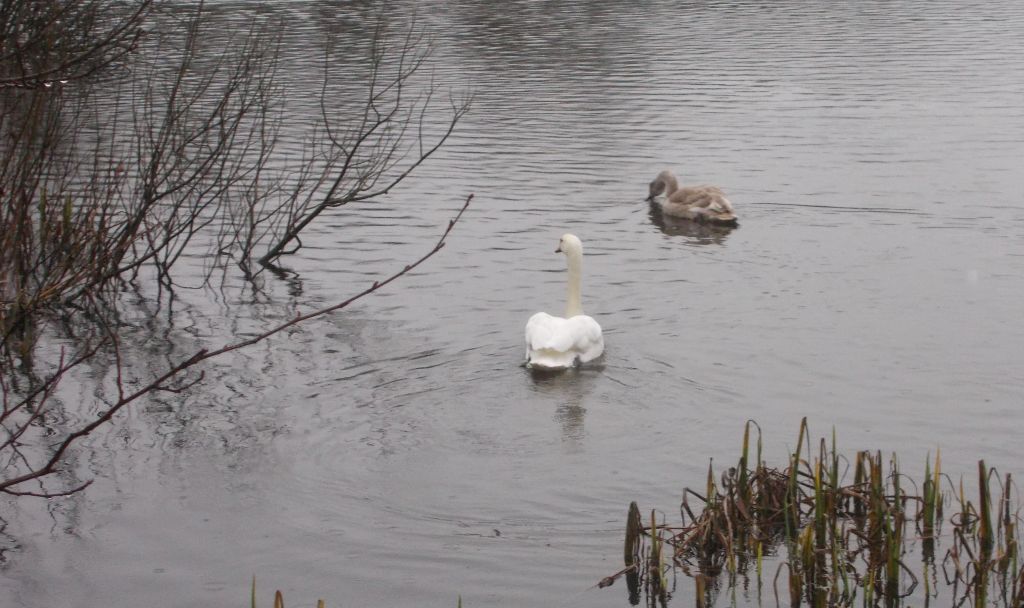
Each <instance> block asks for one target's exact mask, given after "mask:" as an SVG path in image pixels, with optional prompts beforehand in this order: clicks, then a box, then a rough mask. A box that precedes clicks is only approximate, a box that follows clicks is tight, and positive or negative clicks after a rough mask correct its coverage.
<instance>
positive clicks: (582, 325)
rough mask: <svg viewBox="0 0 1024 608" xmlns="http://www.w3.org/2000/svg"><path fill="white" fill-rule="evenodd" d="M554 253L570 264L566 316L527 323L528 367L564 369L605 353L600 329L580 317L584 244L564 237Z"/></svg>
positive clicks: (540, 315)
mask: <svg viewBox="0 0 1024 608" xmlns="http://www.w3.org/2000/svg"><path fill="white" fill-rule="evenodd" d="M557 252H561V253H564V254H565V257H566V259H567V260H568V263H569V280H568V288H569V292H568V298H567V300H566V306H565V317H564V318H563V317H555V316H553V315H549V314H548V313H546V312H538V313H537V314H535V315H533V316H532V317H530V320H529V321H527V322H526V365H527V367H530V368H535V369H550V370H556V369H566V368H569V367H574V366H577V365H580V364H583V363H586V362H588V361H592V360H594V359H596V358H598V357H600V356H601V353H603V352H604V336H603V335H602V334H601V326H600V325H598V324H597V321H595V320H594V319H593V318H592V317H588V316H587V315H585V314H583V307H582V306H581V305H580V273H581V271H582V266H583V244H582V243H580V240H579V239H578V238H577V237H576V236H574V235H572V234H566V235H563V236H562V239H561V241H559V244H558V249H557V250H556V253H557Z"/></svg>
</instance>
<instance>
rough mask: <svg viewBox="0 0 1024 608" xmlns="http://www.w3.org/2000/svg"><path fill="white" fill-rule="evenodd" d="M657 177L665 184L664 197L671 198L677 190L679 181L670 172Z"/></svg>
mask: <svg viewBox="0 0 1024 608" xmlns="http://www.w3.org/2000/svg"><path fill="white" fill-rule="evenodd" d="M659 177H661V180H662V181H663V182H665V196H672V193H673V192H675V191H676V190H678V189H679V180H678V179H676V176H675V174H674V173H672V172H671V171H665V172H663V173H662V174H661V175H660V176H659Z"/></svg>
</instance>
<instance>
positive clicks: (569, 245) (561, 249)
mask: <svg viewBox="0 0 1024 608" xmlns="http://www.w3.org/2000/svg"><path fill="white" fill-rule="evenodd" d="M555 253H564V254H566V255H569V254H571V253H578V254H582V253H583V243H581V242H580V239H579V237H578V236H576V235H575V234H563V235H562V238H561V239H559V241H558V249H555Z"/></svg>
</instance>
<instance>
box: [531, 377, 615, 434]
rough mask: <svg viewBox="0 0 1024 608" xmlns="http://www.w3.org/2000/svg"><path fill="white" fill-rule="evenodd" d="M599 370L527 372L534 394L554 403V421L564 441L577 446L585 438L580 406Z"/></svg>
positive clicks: (583, 408)
mask: <svg viewBox="0 0 1024 608" xmlns="http://www.w3.org/2000/svg"><path fill="white" fill-rule="evenodd" d="M602 368H603V365H600V364H593V363H591V364H588V365H587V366H586V367H583V368H572V369H569V370H564V371H544V370H530V380H532V381H533V385H534V390H535V391H536V392H537V393H539V394H541V395H543V396H544V397H545V398H546V399H549V400H552V401H554V402H555V403H557V408H556V409H555V420H557V421H558V423H559V424H560V425H561V427H562V437H563V438H565V439H566V440H567V441H570V442H580V441H581V440H582V439H583V438H584V436H585V434H586V429H585V428H584V425H583V423H584V418H585V416H586V414H587V408H586V407H584V406H583V404H584V403H585V400H586V399H585V398H586V396H587V394H588V393H589V392H590V389H591V387H592V386H593V384H594V383H595V382H597V376H598V375H599V374H600V373H601V370H602Z"/></svg>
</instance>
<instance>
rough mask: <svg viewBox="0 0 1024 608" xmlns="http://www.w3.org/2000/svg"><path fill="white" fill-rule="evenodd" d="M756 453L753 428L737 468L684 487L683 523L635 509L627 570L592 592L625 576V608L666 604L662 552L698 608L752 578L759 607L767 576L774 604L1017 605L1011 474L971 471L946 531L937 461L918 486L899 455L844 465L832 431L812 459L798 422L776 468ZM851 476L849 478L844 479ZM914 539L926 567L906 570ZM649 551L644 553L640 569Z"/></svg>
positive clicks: (1019, 587)
mask: <svg viewBox="0 0 1024 608" xmlns="http://www.w3.org/2000/svg"><path fill="white" fill-rule="evenodd" d="M752 429H756V430H757V442H756V452H755V457H754V458H753V459H751V458H750V451H751V430H752ZM761 452H762V442H761V433H760V428H759V427H758V426H757V425H756V423H754V422H753V421H748V422H747V424H746V425H745V427H744V432H743V445H742V449H741V452H740V458H739V462H738V464H737V466H735V467H730V468H729V469H727V470H726V471H725V472H723V473H722V474H721V477H720V479H719V480H718V482H716V479H715V475H714V470H713V468H712V466H711V465H709V467H708V475H707V479H706V482H705V488H704V492H703V494H701V493H698V492H696V491H694V490H691V489H689V488H686V489H684V491H683V497H682V502H681V505H680V516H681V524H680V525H678V526H667V525H665V524H664V523H663V524H661V525H658V524H657V523H656V520H655V519H654V514H653V512H652V518H651V523H650V526H648V527H644V526H643V523H642V521H641V518H640V515H639V514H640V511H639V508H638V507H637V505H636V504H635V503H633V504H632V505H630V515H629V519H628V520H627V535H626V539H627V540H626V566H627V567H626V568H625V569H624V570H622V571H620V572H619V573H616V574H615V575H612V576H611V577H608V578H606V579H605V580H604V581H602V585H601V586H608V585H610V584H611V583H612V582H614V580H615V579H616V578H618V577H619V576H621V575H623V574H626V575H627V586H628V587H629V588H630V600H631V603H637V602H638V599H639V597H638V594H639V592H640V590H641V589H642V590H643V591H644V592H645V593H646V594H647V600H648V602H647V603H648V605H652V606H653V605H655V604H660V605H665V604H666V603H667V599H668V596H669V595H670V592H669V591H668V590H667V588H666V583H665V581H666V578H667V576H666V575H667V570H666V567H665V563H664V562H663V561H661V560H662V558H661V557H660V556H661V551H662V548H663V547H671V558H670V562H671V566H673V567H674V568H673V569H674V570H678V571H681V572H682V573H684V574H685V575H687V576H689V577H691V578H692V579H693V580H694V585H695V588H696V594H697V605H698V606H707V605H712V604H713V603H714V599H715V595H716V594H717V593H718V592H719V591H720V589H721V588H722V586H723V583H724V584H725V587H726V588H728V589H730V590H731V591H732V601H731V604H733V605H735V604H736V602H737V598H736V596H735V594H736V590H737V588H742V589H743V592H744V593H745V594H749V592H750V590H751V589H752V587H751V586H750V583H751V582H755V583H756V587H753V589H756V603H757V604H760V603H761V602H762V600H763V597H762V595H763V589H764V584H765V582H766V579H770V583H771V590H772V595H773V596H774V604H776V605H781V604H788V605H790V606H802V605H807V606H813V607H815V608H817V607H826V606H854V605H864V606H875V605H882V604H884V605H885V606H887V607H888V606H902V605H904V603H905V602H908V601H913V602H915V605H916V603H917V602H920V601H921V600H923V601H924V603H925V605H928V603H929V602H930V601H932V600H935V599H938V598H940V597H944V596H945V595H946V594H949V595H950V598H951V600H952V603H953V605H956V606H959V605H966V603H967V602H968V601H970V602H971V604H973V605H974V606H976V607H978V608H980V607H981V606H986V605H998V606H1014V607H1018V606H1022V605H1024V568H1022V566H1021V563H1020V560H1019V555H1020V549H1019V544H1018V540H1017V537H1018V529H1019V521H1020V514H1019V509H1016V508H1015V507H1014V504H1015V503H1014V501H1013V496H1012V494H1013V492H1014V488H1015V486H1014V484H1013V482H1012V479H1011V477H1010V476H1009V475H1007V476H1006V477H1005V478H1003V479H1001V478H1000V477H999V475H998V473H997V472H996V471H995V470H988V469H986V468H985V465H984V462H983V461H982V462H979V473H978V475H979V478H978V492H979V494H978V495H979V499H978V502H977V504H974V503H972V502H971V501H969V500H968V499H967V498H966V493H965V491H964V488H963V482H961V484H960V489H959V494H958V497H959V499H958V506H959V509H958V511H957V512H956V513H955V514H953V515H952V516H951V517H950V519H949V522H948V523H949V526H950V532H949V534H947V535H945V536H944V535H943V534H942V529H943V502H944V500H945V499H946V494H945V493H943V492H942V490H941V481H942V479H944V477H943V476H942V469H941V455H940V453H939V452H936V455H935V459H934V461H933V460H932V459H931V457H930V455H929V457H928V458H927V459H926V462H925V474H924V482H923V483H922V484H921V485H920V486H918V485H916V484H914V483H913V482H912V481H911V480H910V478H909V477H908V476H907V475H906V474H904V473H902V472H901V470H900V463H899V461H898V459H897V458H896V456H895V455H893V456H891V457H890V458H889V459H888V460H886V459H885V458H883V456H882V454H881V452H877V451H876V452H870V451H861V452H857V453H856V455H855V456H854V458H853V459H852V461H850V460H847V459H845V458H844V457H842V456H841V455H840V454H839V452H838V450H837V447H836V434H835V431H833V433H832V436H831V438H830V440H829V441H826V440H825V439H821V440H820V441H819V443H818V446H817V449H816V450H813V449H812V445H811V440H810V436H809V433H808V429H807V420H806V419H804V420H803V421H802V422H801V424H800V429H799V434H798V439H797V443H796V448H795V450H794V452H793V453H792V454H790V456H789V458H788V461H787V465H786V467H785V468H783V469H776V468H771V467H768V466H767V464H766V463H765V462H764V461H763V460H762V453H761ZM851 468H852V471H853V479H852V482H850V481H849V480H847V479H846V475H847V473H848V472H849V471H850V469H851ZM950 487H952V484H950ZM908 488H912V489H913V490H914V493H911V492H910V491H908ZM917 488H920V494H919V495H918V494H917V493H916V492H917ZM954 494H955V493H954ZM698 502H699V503H700V504H699V505H696V503H698ZM691 503H693V504H691ZM940 539H941V540H945V541H946V542H948V543H950V546H949V549H948V550H947V552H946V554H945V557H944V559H943V560H942V561H941V571H942V573H943V578H942V580H943V581H944V582H945V586H944V587H941V588H940V585H938V581H939V574H938V573H939V567H938V566H937V565H936V561H935V551H936V546H937V542H938V541H939V540H940ZM919 540H920V541H921V543H922V552H921V562H922V566H921V567H920V568H917V569H915V568H914V567H912V566H911V565H910V555H911V550H912V548H913V546H914V545H915V543H917V542H918V541H919ZM645 547H648V548H649V551H648V553H649V556H650V557H649V558H648V559H647V560H641V559H639V556H640V555H642V554H643V553H644V552H645V550H646V549H645ZM766 559H767V560H768V561H769V564H767V565H766V563H765V561H766ZM772 566H774V574H772ZM918 573H920V574H921V576H920V577H919V576H918ZM723 575H724V576H723ZM723 579H724V580H723ZM922 580H923V582H924V584H923V585H922V584H921V581H922ZM652 591H654V592H656V593H657V597H652V596H651V593H652Z"/></svg>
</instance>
